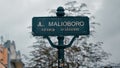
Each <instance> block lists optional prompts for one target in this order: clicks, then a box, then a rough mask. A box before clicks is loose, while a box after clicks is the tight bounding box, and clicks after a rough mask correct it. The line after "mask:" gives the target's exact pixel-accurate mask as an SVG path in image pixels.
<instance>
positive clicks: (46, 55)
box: [30, 1, 109, 68]
mask: <svg viewBox="0 0 120 68" xmlns="http://www.w3.org/2000/svg"><path fill="white" fill-rule="evenodd" d="M65 11H66V15H65V16H88V17H89V18H90V35H88V36H79V38H77V39H76V41H75V42H74V44H73V45H72V47H70V48H67V49H65V66H66V68H82V67H86V68H98V67H99V66H100V62H102V60H106V59H107V58H108V57H109V54H108V53H106V52H105V51H104V50H103V49H102V44H103V42H93V41H91V39H92V38H93V36H94V33H95V26H96V25H99V24H98V23H96V21H95V20H94V19H95V17H94V16H92V15H91V13H90V12H89V10H88V9H87V5H86V4H85V3H81V4H80V5H79V4H77V1H70V2H67V3H66V4H65ZM51 12H53V13H54V12H55V10H52V11H51ZM36 39H37V42H35V43H34V45H33V46H32V47H33V48H34V50H33V51H32V52H31V53H30V54H31V56H33V57H32V59H31V61H32V65H31V67H36V68H57V50H56V49H54V48H52V47H50V46H47V45H48V43H47V42H46V41H45V40H44V39H43V38H41V37H36ZM70 39H71V37H70V36H67V37H65V40H64V43H65V44H68V43H69V42H70ZM54 42H55V44H57V43H56V41H54Z"/></svg>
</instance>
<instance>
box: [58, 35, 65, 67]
mask: <svg viewBox="0 0 120 68" xmlns="http://www.w3.org/2000/svg"><path fill="white" fill-rule="evenodd" d="M58 45H59V46H64V37H58ZM58 68H64V48H58Z"/></svg>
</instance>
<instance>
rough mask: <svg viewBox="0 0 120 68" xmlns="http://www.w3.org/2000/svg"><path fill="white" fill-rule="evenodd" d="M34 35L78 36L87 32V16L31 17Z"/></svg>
mask: <svg viewBox="0 0 120 68" xmlns="http://www.w3.org/2000/svg"><path fill="white" fill-rule="evenodd" d="M32 33H33V35H34V36H75V35H77V36H79V35H88V34H89V18H88V17H86V16H68V17H33V19H32Z"/></svg>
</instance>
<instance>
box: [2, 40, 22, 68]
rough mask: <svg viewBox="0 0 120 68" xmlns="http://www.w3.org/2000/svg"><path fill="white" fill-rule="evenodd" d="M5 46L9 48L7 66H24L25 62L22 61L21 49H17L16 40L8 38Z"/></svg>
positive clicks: (19, 67)
mask: <svg viewBox="0 0 120 68" xmlns="http://www.w3.org/2000/svg"><path fill="white" fill-rule="evenodd" d="M4 47H5V48H7V49H8V65H7V68H24V63H23V62H22V61H21V54H20V51H16V46H15V42H14V41H10V40H7V41H6V42H5V43H4Z"/></svg>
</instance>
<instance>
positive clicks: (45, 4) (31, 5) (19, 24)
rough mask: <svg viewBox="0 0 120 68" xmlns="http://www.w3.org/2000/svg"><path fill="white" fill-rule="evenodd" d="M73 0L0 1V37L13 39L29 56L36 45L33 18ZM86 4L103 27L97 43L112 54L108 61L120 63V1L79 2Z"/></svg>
mask: <svg viewBox="0 0 120 68" xmlns="http://www.w3.org/2000/svg"><path fill="white" fill-rule="evenodd" d="M67 1H72V0H0V36H4V41H6V40H8V39H9V40H14V41H15V42H16V48H17V50H20V51H21V53H22V54H28V53H29V51H30V48H29V47H30V46H31V45H32V44H33V42H34V40H35V39H34V38H33V37H31V34H30V32H31V29H29V28H28V27H29V26H31V24H32V17H34V16H49V10H50V9H56V8H57V7H58V6H63V5H64V4H65V3H66V2H67ZM77 1H78V3H86V4H87V6H88V9H89V10H90V11H91V13H92V14H93V15H94V16H95V17H96V21H97V22H99V23H100V24H101V25H100V26H97V28H96V34H95V40H98V41H102V42H104V44H103V49H104V50H105V51H107V52H109V53H111V54H112V56H111V57H110V59H109V61H111V62H116V63H117V62H120V53H119V51H120V50H119V49H120V41H119V40H120V30H119V29H120V23H119V22H120V21H119V18H120V8H119V6H120V0H77Z"/></svg>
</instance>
